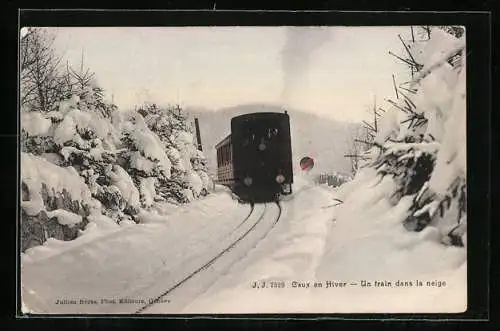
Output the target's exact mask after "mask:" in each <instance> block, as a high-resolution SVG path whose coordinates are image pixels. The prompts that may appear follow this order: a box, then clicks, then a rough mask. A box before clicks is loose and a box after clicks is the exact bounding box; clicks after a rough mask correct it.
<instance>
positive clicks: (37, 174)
mask: <svg viewBox="0 0 500 331" xmlns="http://www.w3.org/2000/svg"><path fill="white" fill-rule="evenodd" d="M20 164H21V181H22V182H23V183H24V184H25V185H27V188H28V193H29V200H27V201H21V207H22V208H23V209H24V210H25V212H26V213H27V214H28V215H36V214H38V213H39V212H40V211H41V210H43V209H45V208H44V205H43V199H42V196H41V192H42V185H46V186H47V189H48V192H49V193H51V192H53V194H55V193H62V192H63V191H66V192H68V193H69V194H70V195H71V198H72V199H73V200H76V201H80V202H82V203H87V204H89V203H90V200H91V194H90V191H89V188H88V187H87V185H86V184H85V182H84V180H83V178H81V177H80V176H79V175H78V173H77V172H76V170H75V169H74V168H73V167H67V168H63V167H59V166H57V165H55V164H52V163H50V162H48V161H46V160H45V159H43V158H41V157H38V156H35V155H32V154H28V153H21V163H20Z"/></svg>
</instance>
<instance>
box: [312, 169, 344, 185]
mask: <svg viewBox="0 0 500 331" xmlns="http://www.w3.org/2000/svg"><path fill="white" fill-rule="evenodd" d="M349 180H351V177H349V176H347V175H344V174H339V173H335V172H323V173H321V174H319V175H316V176H315V177H314V182H315V183H317V184H327V185H328V186H333V187H337V186H340V185H342V184H344V183H345V182H347V181H349Z"/></svg>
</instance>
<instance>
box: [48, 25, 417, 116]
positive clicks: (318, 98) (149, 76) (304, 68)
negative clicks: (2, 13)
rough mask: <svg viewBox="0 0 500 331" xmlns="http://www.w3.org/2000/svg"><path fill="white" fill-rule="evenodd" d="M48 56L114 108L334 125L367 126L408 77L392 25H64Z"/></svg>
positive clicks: (407, 32) (405, 34)
mask: <svg viewBox="0 0 500 331" xmlns="http://www.w3.org/2000/svg"><path fill="white" fill-rule="evenodd" d="M51 29H52V30H53V31H54V32H55V33H56V40H55V43H54V46H55V48H56V51H57V52H58V53H59V54H60V55H62V56H63V57H64V59H66V60H67V61H68V62H69V64H70V65H74V66H79V65H80V63H81V59H82V51H83V58H84V63H85V66H87V67H89V68H90V69H91V70H92V71H94V72H95V74H96V78H97V81H98V84H99V85H100V86H101V87H102V88H104V89H105V90H106V96H107V98H108V100H110V101H111V100H113V102H114V103H115V104H116V105H118V107H120V108H122V109H130V108H134V106H135V105H137V104H139V103H142V102H144V101H149V102H156V103H158V104H168V103H170V104H173V103H179V104H180V105H181V106H183V107H201V108H206V109H220V108H224V107H231V106H236V105H239V104H245V103H273V104H280V105H282V106H285V107H286V106H288V107H292V108H296V109H301V110H304V111H308V112H312V113H316V114H318V115H322V116H328V117H330V118H334V119H337V120H342V121H361V120H363V119H369V118H371V117H370V114H369V113H368V111H367V108H368V107H369V106H371V105H372V104H373V102H374V98H375V97H376V99H377V101H378V104H379V105H381V106H384V101H383V100H384V98H388V97H389V98H394V97H395V95H394V93H395V92H394V88H393V82H392V74H395V76H396V81H397V82H398V83H399V82H403V81H405V80H407V79H408V74H409V71H408V69H407V68H406V67H405V65H404V64H402V63H400V62H399V61H398V60H397V59H395V58H394V57H393V56H391V55H389V53H388V51H389V50H391V51H392V52H394V53H396V54H402V53H401V52H402V51H403V50H402V46H401V42H400V40H399V38H398V34H401V35H402V37H403V38H409V36H410V28H409V27H405V26H401V27H340V26H339V27H64V28H51Z"/></svg>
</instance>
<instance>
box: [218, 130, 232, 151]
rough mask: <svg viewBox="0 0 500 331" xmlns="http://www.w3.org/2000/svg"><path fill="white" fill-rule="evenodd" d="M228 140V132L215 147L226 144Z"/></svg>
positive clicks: (229, 139) (229, 136)
mask: <svg viewBox="0 0 500 331" xmlns="http://www.w3.org/2000/svg"><path fill="white" fill-rule="evenodd" d="M229 141H231V134H228V135H227V136H225V137H224V138H223V139H222V140H221V141H219V142H218V143H217V144H216V145H215V149H218V148H219V147H221V146H223V145H225V144H227V143H228V142H229Z"/></svg>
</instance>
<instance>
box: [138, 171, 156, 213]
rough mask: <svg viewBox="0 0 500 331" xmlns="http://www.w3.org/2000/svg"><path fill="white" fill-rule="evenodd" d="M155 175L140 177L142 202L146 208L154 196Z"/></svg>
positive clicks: (151, 203) (150, 204)
mask: <svg viewBox="0 0 500 331" xmlns="http://www.w3.org/2000/svg"><path fill="white" fill-rule="evenodd" d="M155 184H156V177H147V178H141V183H140V187H139V189H140V193H141V201H142V204H143V205H144V206H145V207H146V208H148V207H151V206H152V205H153V202H154V198H155V196H156V188H155Z"/></svg>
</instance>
